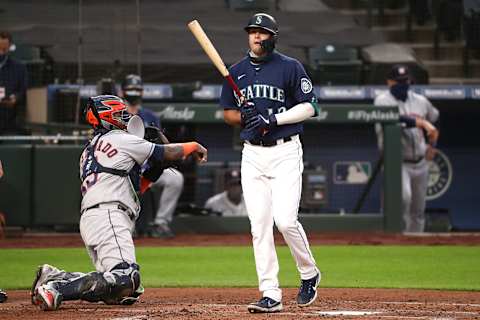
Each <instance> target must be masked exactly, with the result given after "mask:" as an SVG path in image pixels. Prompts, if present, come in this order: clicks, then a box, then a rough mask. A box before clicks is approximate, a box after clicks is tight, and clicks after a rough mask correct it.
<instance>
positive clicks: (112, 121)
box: [85, 95, 132, 130]
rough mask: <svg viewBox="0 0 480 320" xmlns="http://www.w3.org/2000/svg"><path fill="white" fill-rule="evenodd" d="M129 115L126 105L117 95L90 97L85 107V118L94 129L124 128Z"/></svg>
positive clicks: (130, 115)
mask: <svg viewBox="0 0 480 320" xmlns="http://www.w3.org/2000/svg"><path fill="white" fill-rule="evenodd" d="M131 117H132V114H131V113H129V112H128V111H127V105H126V104H125V102H123V100H122V99H120V98H119V97H117V96H110V95H103V96H96V97H91V98H89V99H88V102H87V107H86V109H85V118H86V120H87V122H88V123H89V124H90V125H92V126H93V127H94V128H95V129H97V128H103V129H107V130H115V129H120V130H126V129H127V124H128V121H129V120H130V118H131Z"/></svg>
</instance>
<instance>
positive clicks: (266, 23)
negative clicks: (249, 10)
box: [245, 13, 278, 36]
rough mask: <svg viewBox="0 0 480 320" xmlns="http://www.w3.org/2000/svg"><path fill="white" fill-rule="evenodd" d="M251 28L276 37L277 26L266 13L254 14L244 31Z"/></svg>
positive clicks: (272, 18) (273, 19)
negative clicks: (264, 31)
mask: <svg viewBox="0 0 480 320" xmlns="http://www.w3.org/2000/svg"><path fill="white" fill-rule="evenodd" d="M251 28H260V29H263V30H266V31H268V32H270V33H271V34H272V35H274V36H277V35H278V25H277V21H275V18H274V17H272V16H271V15H269V14H266V13H256V14H254V15H253V16H252V17H251V18H250V20H248V23H247V26H246V27H245V31H247V32H248V30H249V29H251Z"/></svg>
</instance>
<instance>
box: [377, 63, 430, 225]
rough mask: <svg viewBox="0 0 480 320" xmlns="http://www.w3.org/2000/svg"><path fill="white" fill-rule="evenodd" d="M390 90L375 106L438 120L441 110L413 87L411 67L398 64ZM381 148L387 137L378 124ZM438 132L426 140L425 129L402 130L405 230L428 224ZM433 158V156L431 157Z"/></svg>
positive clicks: (416, 116)
mask: <svg viewBox="0 0 480 320" xmlns="http://www.w3.org/2000/svg"><path fill="white" fill-rule="evenodd" d="M387 85H388V87H389V91H388V92H385V93H383V94H380V95H379V96H377V97H376V99H375V102H374V104H375V106H379V107H381V106H398V108H399V112H400V115H402V116H408V117H412V118H417V119H424V120H427V121H428V122H431V123H433V122H436V121H437V120H438V117H439V113H438V110H437V109H436V108H435V107H434V106H433V105H432V104H431V103H430V101H429V100H428V99H427V98H426V97H424V96H422V95H419V94H417V93H415V92H412V91H410V90H409V85H410V76H409V70H408V67H407V66H404V65H396V66H394V67H393V68H392V70H391V71H390V73H389V74H388V77H387ZM376 130H377V134H378V141H379V146H380V148H383V136H382V130H381V127H380V125H378V124H377V125H376ZM437 139H438V134H434V135H430V141H429V144H427V143H426V142H425V136H424V133H423V130H422V129H420V128H405V129H403V130H402V138H401V140H402V154H403V165H402V200H403V220H404V222H405V229H404V230H405V232H423V231H424V227H425V197H426V195H427V187H428V164H427V160H430V157H432V155H433V153H434V150H435V149H434V147H435V144H436V140H437ZM427 158H429V159H427Z"/></svg>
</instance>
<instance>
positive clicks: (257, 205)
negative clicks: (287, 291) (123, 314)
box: [220, 13, 321, 312]
mask: <svg viewBox="0 0 480 320" xmlns="http://www.w3.org/2000/svg"><path fill="white" fill-rule="evenodd" d="M245 30H246V31H247V33H248V44H249V47H250V50H249V52H248V54H247V56H246V57H245V58H243V59H242V60H240V61H239V62H238V63H236V64H235V65H233V66H232V67H231V68H230V74H231V75H232V77H233V79H234V80H235V81H236V82H237V84H238V86H239V88H240V90H241V91H242V93H243V95H244V96H245V97H246V101H239V99H238V97H236V96H235V94H234V92H233V91H232V90H231V89H230V88H229V86H228V84H227V83H225V84H224V85H223V88H222V94H221V98H220V105H221V107H223V109H224V119H225V121H226V122H227V123H228V124H230V125H240V126H241V127H242V131H241V133H240V136H241V138H242V139H243V140H244V146H243V152H242V162H241V176H242V178H241V180H242V188H243V192H244V198H245V204H246V208H247V212H248V217H249V219H250V224H251V232H252V241H253V249H254V256H255V263H256V269H257V275H258V281H259V289H260V291H261V292H262V295H263V297H262V298H261V299H260V300H259V301H257V302H255V303H252V304H250V305H248V310H249V311H250V312H277V311H280V310H282V308H283V306H282V291H281V290H280V287H279V282H278V270H279V265H278V259H277V255H276V251H275V245H274V238H273V224H274V222H275V225H276V226H277V229H278V230H279V231H280V232H281V233H282V235H283V237H284V239H285V241H286V243H287V244H288V246H289V247H290V251H291V253H292V255H293V258H294V259H295V262H296V265H297V268H298V271H299V273H300V277H301V286H300V290H299V292H298V295H297V302H298V305H299V306H308V305H310V304H312V303H313V301H314V300H315V299H316V297H317V290H316V288H317V286H318V284H319V282H320V278H321V276H320V271H319V270H318V268H317V266H316V263H315V259H314V257H313V255H312V252H311V251H310V247H309V244H308V240H307V237H306V235H305V231H304V230H303V227H302V225H301V224H300V223H299V222H298V207H299V201H300V196H301V188H302V172H303V160H302V154H303V151H302V145H301V142H300V138H299V135H300V134H301V133H302V131H303V124H302V123H303V121H304V120H306V119H308V118H310V117H312V116H314V115H316V114H317V113H318V107H317V103H316V97H315V95H314V93H313V86H312V82H311V81H310V79H309V77H308V75H307V74H306V72H305V70H304V68H303V67H302V65H301V64H300V63H299V62H298V61H297V60H295V59H293V58H290V57H288V56H285V55H283V54H281V53H279V52H277V51H275V50H274V48H275V42H276V40H277V37H278V27H277V23H276V21H275V19H274V18H273V17H272V16H270V15H268V14H265V13H258V14H255V15H254V16H253V17H252V18H251V19H250V20H249V22H248V24H247V26H246V27H245Z"/></svg>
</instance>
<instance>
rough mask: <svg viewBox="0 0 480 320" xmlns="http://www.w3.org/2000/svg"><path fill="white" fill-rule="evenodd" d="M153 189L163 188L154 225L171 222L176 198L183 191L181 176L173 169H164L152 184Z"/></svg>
mask: <svg viewBox="0 0 480 320" xmlns="http://www.w3.org/2000/svg"><path fill="white" fill-rule="evenodd" d="M152 187H153V188H155V187H156V188H159V187H163V191H162V194H161V195H160V199H159V202H158V210H157V214H156V216H155V224H163V223H167V224H168V223H170V222H172V217H173V213H174V212H175V208H176V207H177V202H178V198H179V197H180V195H181V194H182V190H183V174H182V173H181V172H180V171H178V170H176V169H173V168H169V169H166V170H165V171H163V173H162V175H161V176H160V178H158V180H157V181H156V182H155V183H154V184H153V186H152Z"/></svg>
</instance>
